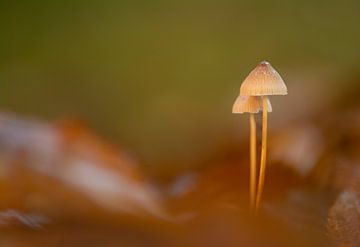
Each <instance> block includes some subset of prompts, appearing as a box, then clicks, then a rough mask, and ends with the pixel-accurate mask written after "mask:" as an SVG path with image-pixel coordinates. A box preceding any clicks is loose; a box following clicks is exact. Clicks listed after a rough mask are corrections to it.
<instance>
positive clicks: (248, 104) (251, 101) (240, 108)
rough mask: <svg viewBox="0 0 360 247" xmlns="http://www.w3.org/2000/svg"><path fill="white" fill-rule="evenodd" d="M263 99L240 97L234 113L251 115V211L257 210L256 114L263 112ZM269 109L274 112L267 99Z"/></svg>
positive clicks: (234, 106) (235, 104) (233, 110)
mask: <svg viewBox="0 0 360 247" xmlns="http://www.w3.org/2000/svg"><path fill="white" fill-rule="evenodd" d="M261 103H262V102H261V98H260V97H257V96H241V95H239V96H238V97H237V99H236V100H235V103H234V105H233V109H232V113H249V114H250V144H249V145H250V186H249V190H250V191H249V193H250V211H251V212H253V211H254V209H255V202H256V201H255V200H256V176H257V172H256V170H257V168H256V122H255V113H258V112H259V111H260V110H262V104H261ZM266 103H267V109H269V110H268V111H269V112H271V111H272V107H271V103H270V100H269V99H267V101H266Z"/></svg>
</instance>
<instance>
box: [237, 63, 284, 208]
mask: <svg viewBox="0 0 360 247" xmlns="http://www.w3.org/2000/svg"><path fill="white" fill-rule="evenodd" d="M286 94H287V88H286V85H285V83H284V81H283V79H282V78H281V76H280V75H279V73H278V72H277V71H276V70H275V69H274V68H273V67H272V66H271V65H270V63H268V62H266V61H263V62H261V63H260V64H258V65H257V66H256V68H255V69H254V70H253V71H251V72H250V74H249V75H248V76H247V77H246V78H245V80H244V82H243V83H242V85H241V88H240V95H241V96H261V97H262V105H263V120H262V143H261V160H260V173H259V183H258V188H257V195H256V204H255V213H257V212H258V211H259V208H260V204H261V199H262V193H263V190H264V182H265V171H266V149H267V119H268V116H267V113H268V111H269V110H268V96H269V95H286Z"/></svg>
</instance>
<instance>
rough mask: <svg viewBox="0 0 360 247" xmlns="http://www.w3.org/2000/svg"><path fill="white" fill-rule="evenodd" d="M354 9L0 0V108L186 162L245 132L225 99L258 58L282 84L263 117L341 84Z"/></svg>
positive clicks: (303, 4)
mask: <svg viewBox="0 0 360 247" xmlns="http://www.w3.org/2000/svg"><path fill="white" fill-rule="evenodd" d="M359 11H360V4H359V2H358V1H355V0H349V1H315V2H314V1H307V0H304V1H282V0H272V1H231V0H225V1H198V0H196V1H186V0H185V1H184V0H181V1H177V0H174V1H162V0H153V1H126V0H122V1H94V0H91V1H78V0H75V1H57V0H53V1H30V2H29V1H1V3H0V23H1V24H0V25H1V28H0V36H1V40H0V43H1V45H0V51H1V52H0V54H1V56H0V105H1V109H3V110H5V111H11V112H16V113H19V114H23V115H30V116H36V117H39V118H42V119H50V120H53V119H58V118H59V117H76V118H79V119H81V120H83V121H84V122H86V123H89V124H90V125H91V126H92V127H93V128H94V129H95V130H96V131H97V132H99V133H101V134H102V135H103V136H106V137H107V139H109V140H111V141H113V142H115V143H118V144H122V145H125V146H127V147H129V148H131V149H132V150H133V152H135V153H136V155H137V156H138V157H140V158H141V159H142V160H143V162H144V164H145V163H146V164H148V165H151V166H154V165H156V164H163V165H171V166H174V167H175V166H182V165H189V164H196V163H197V162H199V161H200V160H202V159H204V158H205V157H206V156H207V155H208V154H209V152H213V151H214V150H218V149H219V148H223V146H224V145H225V146H226V145H228V143H229V142H231V141H235V142H236V141H239V138H241V133H242V132H244V131H246V130H247V125H246V123H247V118H246V117H245V116H234V115H232V114H231V106H232V104H233V101H234V100H235V98H236V96H237V94H238V91H239V87H240V83H241V82H242V80H243V79H244V78H245V77H246V75H247V74H248V73H249V72H250V71H251V70H252V69H253V68H254V67H255V66H256V64H257V63H259V62H260V61H262V60H268V61H269V62H270V63H271V64H272V65H273V66H274V68H275V69H277V70H278V71H279V73H280V74H281V75H282V76H283V78H284V80H285V82H286V83H287V84H288V86H289V95H288V97H286V98H284V97H277V98H276V99H274V101H273V107H274V113H273V114H272V115H271V121H272V123H271V124H272V126H273V127H274V126H277V124H281V122H282V123H284V121H285V117H284V115H285V116H286V119H289V118H292V117H293V116H295V115H297V114H299V112H298V111H301V113H303V112H304V111H312V110H313V107H318V106H317V104H324V103H325V101H326V100H328V98H329V96H330V95H331V96H333V92H334V91H335V92H339V91H338V90H339V89H340V90H347V89H349V88H351V87H352V83H353V82H354V81H353V80H352V78H353V77H356V76H357V75H358V72H357V69H358V67H359V65H360V57H359V54H358V52H356V51H357V49H358V44H359V43H360V31H358V29H357V24H358V23H359V22H360V15H359ZM313 90H318V91H316V92H315V91H313ZM313 92H315V93H314V94H311V93H313ZM310 94H311V97H310V96H309V95H310ZM295 98H296V100H295ZM312 100H314V101H315V102H316V104H315V105H311V104H310V103H311V102H312ZM309 101H311V102H309ZM292 102H294V106H292V107H295V108H294V109H293V108H292V107H286V106H289V105H291V104H290V103H292ZM326 102H327V101H326ZM295 103H296V104H295ZM308 105H309V107H308V108H307V106H308ZM305 106H306V107H305ZM295 109H296V110H295ZM280 116H281V121H279V120H276V119H278V118H279V117H280ZM244 118H245V119H244Z"/></svg>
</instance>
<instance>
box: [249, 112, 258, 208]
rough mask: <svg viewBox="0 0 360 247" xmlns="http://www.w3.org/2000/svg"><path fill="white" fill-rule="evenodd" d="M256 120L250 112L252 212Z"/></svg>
mask: <svg viewBox="0 0 360 247" xmlns="http://www.w3.org/2000/svg"><path fill="white" fill-rule="evenodd" d="M256 175H257V174H256V122H255V115H254V114H253V113H250V187H249V188H250V211H251V212H252V213H253V212H254V208H255V200H256Z"/></svg>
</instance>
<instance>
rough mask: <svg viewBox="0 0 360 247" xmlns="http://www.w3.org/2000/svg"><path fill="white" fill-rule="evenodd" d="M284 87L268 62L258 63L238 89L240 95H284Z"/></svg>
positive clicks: (285, 89) (285, 90)
mask: <svg viewBox="0 0 360 247" xmlns="http://www.w3.org/2000/svg"><path fill="white" fill-rule="evenodd" d="M286 94H287V88H286V85H285V83H284V81H283V79H282V78H281V76H280V75H279V73H278V72H277V71H276V70H275V69H274V68H273V67H272V66H271V65H270V63H269V62H266V61H263V62H261V63H259V64H258V65H257V66H256V68H255V69H253V70H252V71H251V72H250V74H249V75H248V76H247V77H246V78H245V80H244V82H243V83H242V85H241V87H240V95H250V96H262V95H286Z"/></svg>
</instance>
